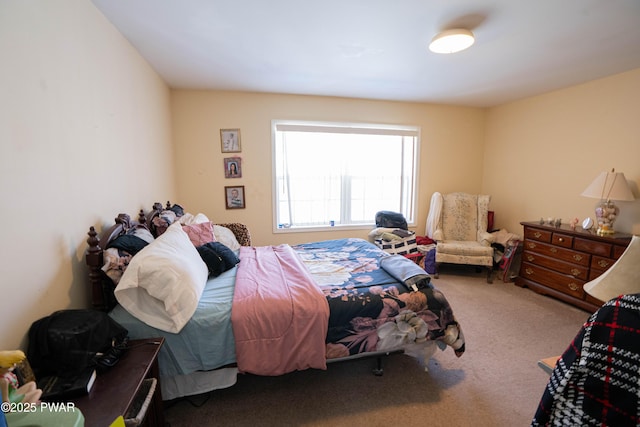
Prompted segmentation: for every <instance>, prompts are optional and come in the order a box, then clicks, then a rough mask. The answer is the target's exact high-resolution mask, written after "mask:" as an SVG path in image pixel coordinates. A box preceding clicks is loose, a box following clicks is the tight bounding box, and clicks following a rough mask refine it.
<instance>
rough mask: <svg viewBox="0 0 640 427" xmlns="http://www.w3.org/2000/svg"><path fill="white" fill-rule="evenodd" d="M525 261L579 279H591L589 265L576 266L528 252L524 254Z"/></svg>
mask: <svg viewBox="0 0 640 427" xmlns="http://www.w3.org/2000/svg"><path fill="white" fill-rule="evenodd" d="M524 260H525V261H526V262H529V263H531V264H535V265H540V266H542V267H546V268H548V269H550V270H554V271H557V272H559V273H563V274H570V275H571V276H573V277H577V278H578V279H582V280H587V279H588V278H589V266H588V265H587V266H584V265H576V264H573V263H569V262H564V261H561V260H559V259H558V258H552V257H547V256H544V255H540V254H537V253H535V252H526V253H525V254H524Z"/></svg>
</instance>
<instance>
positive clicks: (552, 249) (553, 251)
mask: <svg viewBox="0 0 640 427" xmlns="http://www.w3.org/2000/svg"><path fill="white" fill-rule="evenodd" d="M549 252H551V253H554V254H555V253H556V252H558V249H557V248H551V249H549Z"/></svg>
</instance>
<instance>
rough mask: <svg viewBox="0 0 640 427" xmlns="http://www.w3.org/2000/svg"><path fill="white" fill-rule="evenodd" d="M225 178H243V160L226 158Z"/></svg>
mask: <svg viewBox="0 0 640 427" xmlns="http://www.w3.org/2000/svg"><path fill="white" fill-rule="evenodd" d="M224 177H225V178H242V159H241V158H240V157H226V158H225V159H224Z"/></svg>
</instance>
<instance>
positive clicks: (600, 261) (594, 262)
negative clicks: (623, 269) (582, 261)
mask: <svg viewBox="0 0 640 427" xmlns="http://www.w3.org/2000/svg"><path fill="white" fill-rule="evenodd" d="M615 262H616V260H615V259H611V258H604V257H601V256H597V255H594V256H593V257H592V258H591V268H595V269H596V270H602V271H604V270H608V269H609V267H611V266H612V265H613V264H615Z"/></svg>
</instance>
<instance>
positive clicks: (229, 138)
mask: <svg viewBox="0 0 640 427" xmlns="http://www.w3.org/2000/svg"><path fill="white" fill-rule="evenodd" d="M220 144H221V149H222V152H223V153H239V152H241V151H242V149H241V147H240V129H220Z"/></svg>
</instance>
